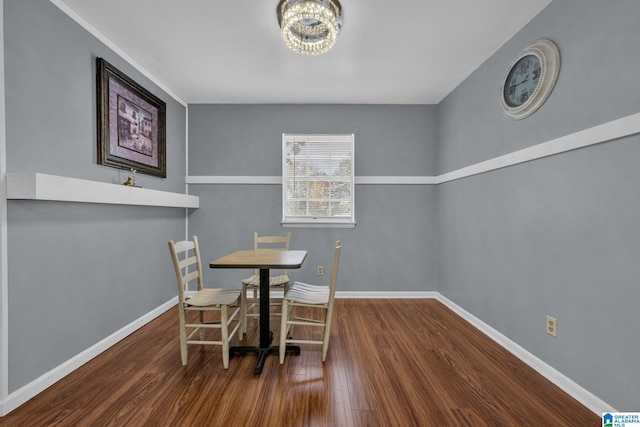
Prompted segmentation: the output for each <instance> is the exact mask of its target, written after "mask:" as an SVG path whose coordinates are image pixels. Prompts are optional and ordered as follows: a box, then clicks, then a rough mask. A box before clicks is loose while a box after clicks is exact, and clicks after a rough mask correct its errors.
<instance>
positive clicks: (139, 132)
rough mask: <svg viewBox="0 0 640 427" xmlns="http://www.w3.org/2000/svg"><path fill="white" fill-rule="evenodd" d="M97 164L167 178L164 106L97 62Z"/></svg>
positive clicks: (114, 70)
mask: <svg viewBox="0 0 640 427" xmlns="http://www.w3.org/2000/svg"><path fill="white" fill-rule="evenodd" d="M96 68H97V85H96V88H97V101H98V102H97V106H98V164H100V165H105V166H111V167H114V168H119V169H135V170H136V171H137V172H140V173H146V174H148V175H154V176H159V177H162V178H166V177H167V165H166V157H165V156H166V140H165V133H166V109H167V106H166V104H165V103H164V102H163V101H162V100H160V99H159V98H158V97H156V96H155V95H153V94H152V93H151V92H149V91H148V90H146V89H145V88H143V87H142V86H140V85H139V84H137V83H136V82H134V81H133V80H131V79H130V78H129V77H127V76H126V75H124V74H123V73H122V72H120V71H119V70H118V69H116V68H115V67H114V66H113V65H111V64H109V63H108V62H107V61H105V60H104V59H103V58H97V59H96Z"/></svg>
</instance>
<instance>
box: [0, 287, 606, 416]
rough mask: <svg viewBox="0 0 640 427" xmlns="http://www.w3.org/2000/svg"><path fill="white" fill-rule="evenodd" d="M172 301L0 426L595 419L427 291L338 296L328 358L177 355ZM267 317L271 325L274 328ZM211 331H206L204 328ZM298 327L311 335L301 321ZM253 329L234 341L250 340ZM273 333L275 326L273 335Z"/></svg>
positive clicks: (307, 352) (197, 350)
mask: <svg viewBox="0 0 640 427" xmlns="http://www.w3.org/2000/svg"><path fill="white" fill-rule="evenodd" d="M177 317H178V316H177V309H175V308H174V309H172V310H169V311H168V312H167V313H165V314H163V315H162V316H160V317H159V318H158V319H156V320H154V321H153V322H151V323H150V324H148V325H146V326H145V327H143V328H141V329H140V330H138V331H137V332H135V333H134V334H132V335H131V336H129V337H127V338H126V339H124V340H123V341H121V342H120V343H118V344H117V345H115V346H114V347H112V348H111V349H109V350H108V351H106V352H104V353H103V354H101V355H99V356H98V357H96V358H95V359H93V360H92V361H90V362H89V363H87V364H85V365H84V366H82V367H80V368H79V369H77V370H76V371H75V372H73V373H71V374H70V375H68V376H67V377H66V378H64V379H62V380H61V381H59V382H58V383H56V384H54V385H53V386H51V387H50V388H49V389H47V390H45V391H44V392H42V393H41V394H39V395H38V396H36V397H34V398H33V399H31V400H30V401H29V402H27V403H25V404H24V405H22V406H21V407H19V408H17V409H16V410H14V411H13V412H11V413H10V414H8V415H7V416H5V417H4V418H1V419H0V425H2V426H5V425H7V426H54V425H57V426H123V425H127V426H139V425H154V426H200V425H207V426H218V425H220V426H223V425H224V426H246V425H262V426H442V425H445V426H493V425H536V426H538V425H540V426H542V425H554V426H572V427H573V426H576V425H581V426H582V425H584V426H587V425H599V424H600V417H599V416H598V415H597V414H594V413H592V412H591V411H589V410H588V409H587V408H585V407H584V406H582V405H581V404H580V403H578V402H577V401H575V400H574V399H572V398H571V397H569V396H568V395H566V394H565V393H564V392H562V390H560V389H559V388H558V387H556V386H555V385H553V384H551V383H550V382H549V381H547V380H546V379H544V378H543V377H542V376H541V375H539V374H538V373H536V372H535V371H533V370H532V369H531V368H529V367H528V366H527V365H525V364H524V363H523V362H521V361H520V360H518V359H517V358H515V357H514V356H513V355H512V354H510V353H509V352H507V351H506V350H504V349H503V348H502V347H500V346H499V345H498V344H496V343H495V342H493V341H492V340H491V339H489V338H488V337H486V336H485V335H484V334H482V333H481V332H480V331H478V330H477V329H475V328H473V327H472V326H471V325H469V324H468V323H467V322H466V321H464V320H463V319H461V318H460V317H459V316H457V315H456V314H455V313H453V312H451V311H450V310H449V309H448V308H447V307H445V306H444V305H443V304H441V303H440V302H438V301H436V300H430V299H421V300H357V299H345V300H341V299H339V300H337V301H336V310H335V319H334V327H333V330H332V334H331V345H330V349H329V356H328V358H327V361H326V362H325V363H322V361H321V359H322V356H321V349H320V347H319V346H309V345H303V346H302V353H301V354H300V355H299V356H292V355H287V358H286V359H285V364H284V365H280V364H279V363H278V358H277V356H275V355H273V356H270V357H269V358H268V359H267V362H266V364H265V367H264V370H263V372H262V374H261V375H254V374H253V366H254V365H255V357H254V356H253V355H246V356H235V357H233V358H232V359H231V361H230V366H229V369H228V370H224V369H223V368H222V355H221V351H220V347H210V346H200V347H198V346H190V347H189V363H188V365H187V366H185V367H183V366H182V365H181V363H180V349H179V344H178V321H177ZM278 321H279V319H278V318H277V317H274V318H273V320H272V329H273V330H274V332H277V330H278V328H277V325H278ZM212 333H213V332H212ZM294 334H295V335H296V336H306V337H310V336H312V335H315V336H318V334H319V331H312V330H308V329H305V328H302V327H298V328H297V329H295V330H294ZM257 340H258V336H257V331H256V330H255V328H253V329H251V330H250V331H249V335H248V337H247V339H246V340H245V341H244V343H247V342H257ZM276 340H277V334H276V336H275V337H274V342H276Z"/></svg>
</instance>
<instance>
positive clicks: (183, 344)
mask: <svg viewBox="0 0 640 427" xmlns="http://www.w3.org/2000/svg"><path fill="white" fill-rule="evenodd" d="M178 318H179V319H180V357H181V358H182V366H185V365H186V364H187V330H186V328H185V326H184V325H185V323H186V322H185V318H184V310H183V309H182V307H180V308H179V310H178Z"/></svg>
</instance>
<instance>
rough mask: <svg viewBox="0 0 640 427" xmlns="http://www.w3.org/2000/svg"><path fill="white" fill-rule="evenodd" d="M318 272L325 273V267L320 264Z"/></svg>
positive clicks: (320, 274) (319, 274)
mask: <svg viewBox="0 0 640 427" xmlns="http://www.w3.org/2000/svg"><path fill="white" fill-rule="evenodd" d="M317 273H318V276H322V275H323V274H324V267H323V266H321V265H319V266H318V271H317Z"/></svg>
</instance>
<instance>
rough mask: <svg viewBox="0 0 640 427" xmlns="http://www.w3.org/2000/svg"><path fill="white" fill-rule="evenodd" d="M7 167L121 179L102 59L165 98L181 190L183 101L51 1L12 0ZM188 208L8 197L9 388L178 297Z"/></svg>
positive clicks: (174, 181)
mask: <svg viewBox="0 0 640 427" xmlns="http://www.w3.org/2000/svg"><path fill="white" fill-rule="evenodd" d="M4 39H5V75H6V80H5V88H6V100H5V101H6V123H7V124H6V136H7V159H6V160H7V170H8V171H9V172H42V173H48V174H54V175H62V176H69V177H75V178H82V179H89V180H95V181H101V182H112V183H121V182H123V181H124V180H125V179H126V176H127V173H126V172H121V171H119V170H117V169H113V168H108V167H105V166H99V165H97V164H96V102H95V97H96V90H95V80H96V77H95V76H96V69H95V58H96V57H97V56H100V57H103V58H105V59H107V61H109V62H111V63H112V64H113V65H115V66H116V67H118V68H119V69H120V70H122V71H123V72H125V73H126V74H127V75H129V76H130V77H131V78H133V79H134V80H135V81H137V82H138V83H140V84H141V85H143V86H144V87H146V88H147V89H149V90H151V91H152V92H153V93H154V94H155V95H157V96H158V97H160V98H161V99H162V100H163V101H165V102H166V103H167V158H168V163H167V178H166V179H159V178H155V177H150V176H145V175H139V176H138V179H137V182H138V183H139V184H141V185H142V186H143V187H146V188H153V189H158V190H166V191H174V192H184V175H185V156H186V153H185V148H184V147H185V127H186V119H185V108H184V107H183V106H182V105H180V104H179V103H177V102H176V101H175V100H173V99H172V98H170V97H169V96H167V95H166V94H165V93H164V92H162V91H161V90H160V89H159V88H158V87H156V86H155V85H154V84H153V83H151V82H150V81H149V80H148V79H146V78H145V77H143V76H142V75H141V74H140V73H139V72H137V71H136V70H134V69H133V68H132V67H131V66H129V65H128V64H127V63H125V62H124V61H123V60H122V59H120V58H119V57H118V56H117V55H116V54H114V53H113V52H112V51H111V50H110V49H108V48H107V47H105V46H104V45H103V44H102V43H100V42H99V41H98V40H96V39H95V38H94V37H93V36H91V35H90V34H89V33H87V32H86V31H85V30H84V29H82V28H81V27H80V26H78V25H77V24H76V23H75V22H74V21H72V20H71V19H70V18H68V17H67V16H66V15H65V14H64V13H62V12H61V11H60V10H59V9H58V8H56V7H55V6H54V5H52V4H51V3H50V2H48V1H44V0H5V1H4ZM184 216H185V210H184V209H171V208H152V207H135V206H113V205H97V204H85V203H62V202H61V203H57V202H36V201H9V203H8V261H9V265H8V267H9V268H8V270H9V272H8V273H9V289H8V293H9V314H8V316H9V319H8V324H9V392H10V393H11V392H14V391H15V390H17V389H18V388H20V387H22V386H24V385H25V384H28V383H29V382H30V381H33V380H34V379H36V378H38V377H39V376H40V375H42V374H44V373H46V372H48V371H50V370H51V369H53V368H55V367H57V366H59V365H60V364H61V363H63V362H65V361H67V360H68V359H70V358H71V357H73V356H75V355H77V354H78V353H80V352H82V351H83V350H85V349H87V348H88V347H90V346H92V345H94V344H96V343H97V342H99V341H100V340H102V339H104V338H105V337H107V336H109V335H110V334H112V333H113V332H115V331H117V330H119V329H120V328H122V327H124V326H126V325H127V324H128V323H130V322H132V321H134V320H136V319H138V318H140V317H141V316H142V315H144V314H146V313H148V312H150V311H151V310H153V309H154V308H157V307H158V306H160V305H161V304H163V303H165V302H167V301H169V300H170V299H171V298H173V297H174V296H175V295H176V290H175V283H174V281H172V280H171V278H172V277H174V276H173V273H172V268H171V265H170V261H169V254H168V249H167V240H168V239H176V238H181V237H183V236H184Z"/></svg>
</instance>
